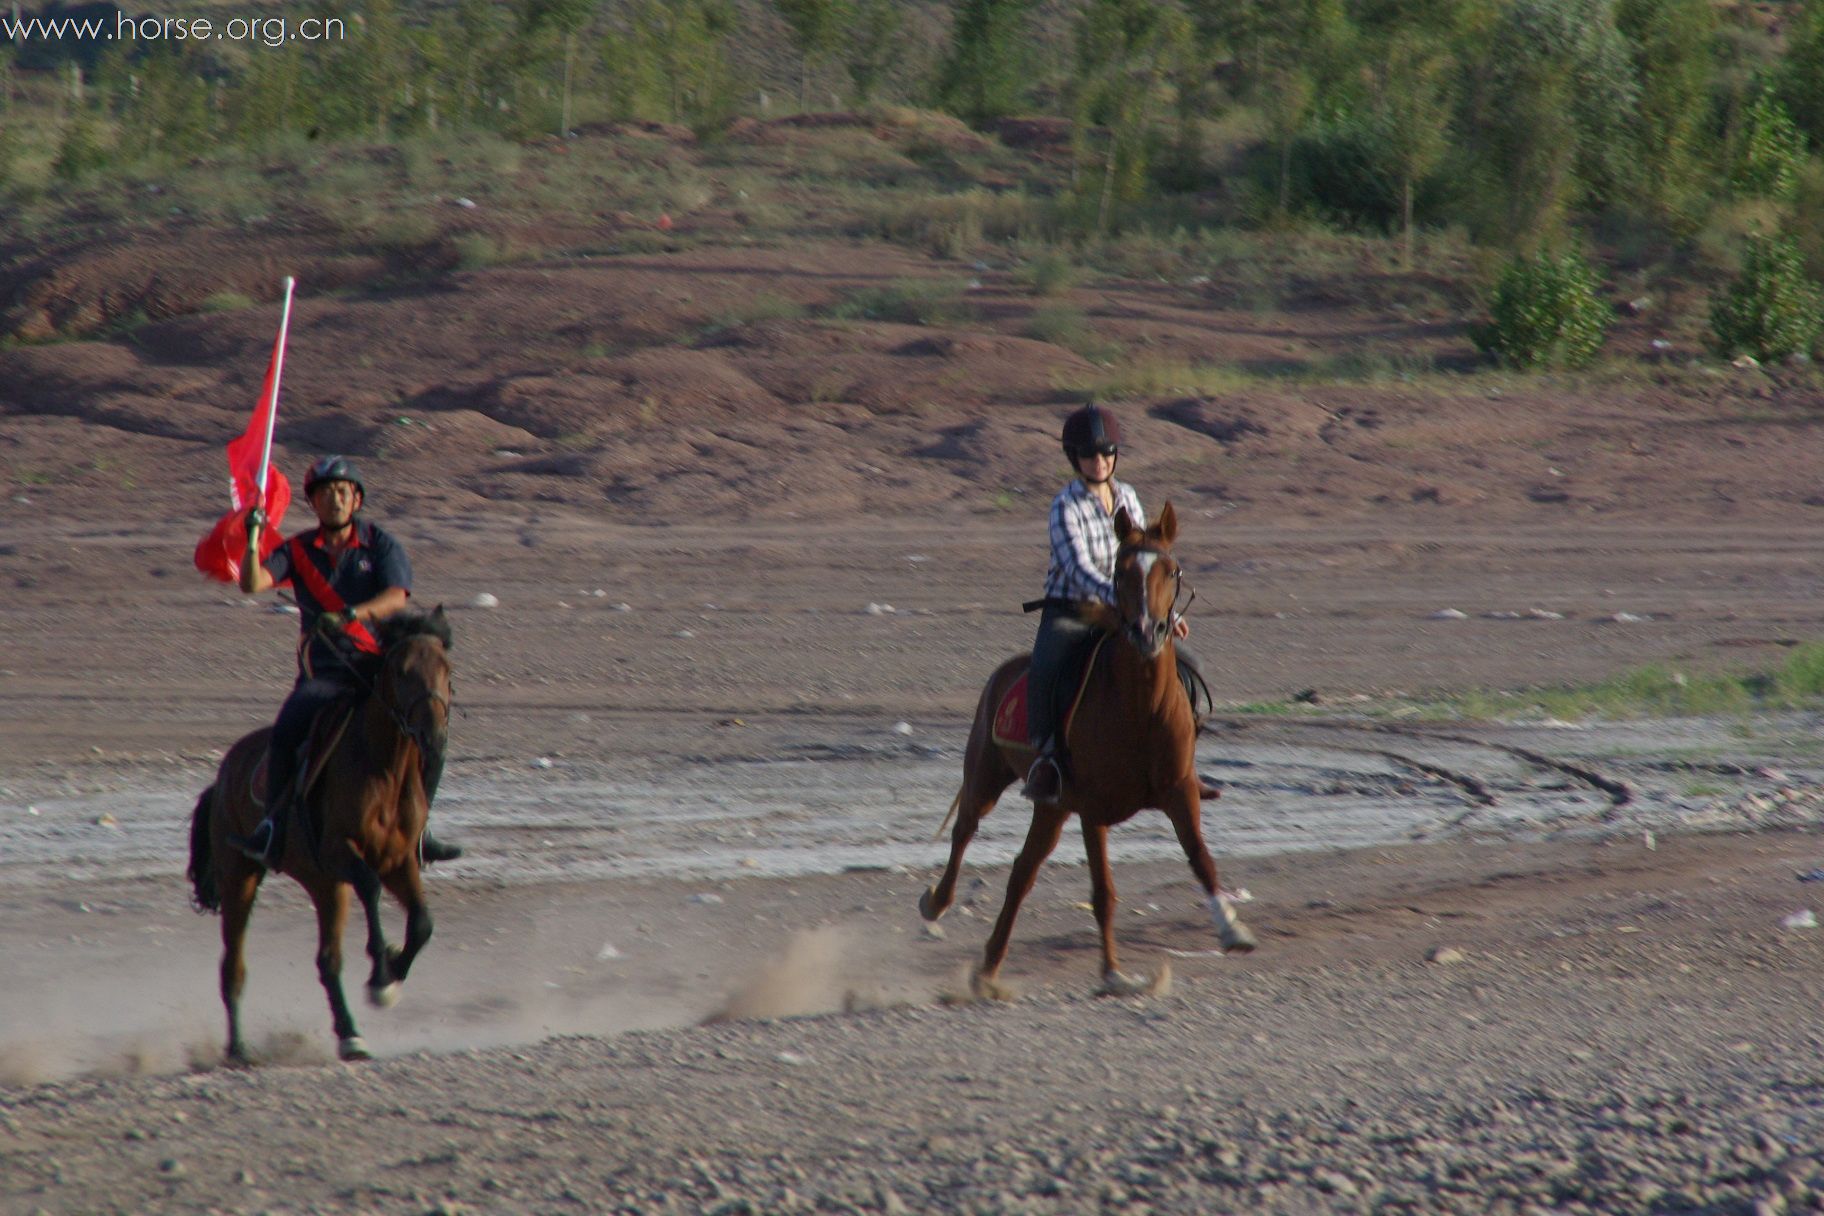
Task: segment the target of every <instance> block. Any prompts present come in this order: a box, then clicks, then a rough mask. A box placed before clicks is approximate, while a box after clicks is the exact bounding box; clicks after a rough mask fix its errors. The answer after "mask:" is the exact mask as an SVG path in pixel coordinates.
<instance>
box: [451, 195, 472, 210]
mask: <svg viewBox="0 0 1824 1216" xmlns="http://www.w3.org/2000/svg"><path fill="white" fill-rule="evenodd" d="M456 205H457V206H458V207H461V208H462V209H463V210H465V211H467V210H470V209H471V208H473V207H474V206H475V200H474V199H472V198H459V199H457V200H456Z"/></svg>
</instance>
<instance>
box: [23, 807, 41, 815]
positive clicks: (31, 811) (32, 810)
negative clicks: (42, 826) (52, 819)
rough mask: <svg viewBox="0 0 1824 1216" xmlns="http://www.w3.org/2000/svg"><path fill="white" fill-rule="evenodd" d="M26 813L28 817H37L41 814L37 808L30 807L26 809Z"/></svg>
mask: <svg viewBox="0 0 1824 1216" xmlns="http://www.w3.org/2000/svg"><path fill="white" fill-rule="evenodd" d="M25 813H26V814H28V815H37V814H40V813H41V812H40V811H39V810H38V808H37V807H35V806H28V807H26V808H25Z"/></svg>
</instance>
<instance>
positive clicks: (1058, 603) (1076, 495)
mask: <svg viewBox="0 0 1824 1216" xmlns="http://www.w3.org/2000/svg"><path fill="white" fill-rule="evenodd" d="M1062 439H1063V442H1064V456H1065V459H1067V460H1069V461H1070V467H1071V468H1072V469H1073V470H1074V471H1075V472H1076V478H1075V480H1073V481H1071V482H1070V484H1068V485H1066V486H1065V487H1064V488H1063V489H1062V490H1060V491H1058V496H1057V497H1056V498H1054V499H1052V500H1051V524H1050V534H1051V566H1050V568H1049V569H1048V570H1047V571H1046V572H1045V596H1044V598H1043V599H1042V600H1040V601H1039V603H1041V604H1042V605H1043V610H1042V611H1041V612H1040V614H1039V633H1038V637H1037V638H1035V639H1034V641H1033V643H1032V672H1031V674H1030V675H1029V676H1028V677H1027V679H1028V684H1027V697H1026V723H1027V733H1028V735H1029V736H1030V738H1031V741H1032V746H1033V748H1034V749H1035V750H1037V752H1038V756H1037V757H1036V758H1035V759H1034V760H1033V762H1032V767H1031V769H1030V770H1029V771H1028V772H1027V774H1026V785H1025V788H1023V789H1022V790H1021V791H1020V792H1021V793H1022V794H1024V795H1025V796H1026V797H1028V798H1030V799H1032V800H1033V802H1034V803H1036V804H1038V805H1041V806H1056V805H1057V802H1058V798H1059V796H1060V795H1061V794H1062V793H1063V789H1064V774H1065V772H1066V770H1067V769H1068V768H1069V758H1068V756H1067V754H1066V752H1065V748H1064V741H1063V739H1062V738H1060V737H1059V733H1058V718H1059V716H1060V714H1059V710H1060V707H1059V705H1058V699H1059V689H1058V683H1059V680H1060V678H1061V677H1062V674H1063V670H1064V667H1065V665H1066V663H1067V662H1068V661H1069V658H1070V656H1071V655H1072V654H1073V653H1074V652H1076V651H1078V650H1079V649H1080V647H1081V646H1082V644H1083V642H1084V640H1085V639H1086V638H1088V636H1089V634H1090V626H1089V625H1088V624H1086V623H1085V622H1084V620H1083V614H1082V611H1081V606H1082V605H1083V604H1084V603H1100V604H1112V603H1114V602H1115V583H1114V573H1115V569H1114V567H1115V550H1116V548H1117V546H1118V544H1119V540H1120V538H1119V537H1117V536H1116V535H1115V516H1116V515H1117V514H1119V513H1120V512H1121V511H1123V510H1125V511H1126V512H1127V518H1128V520H1129V522H1131V523H1132V524H1133V526H1134V527H1136V528H1144V527H1146V512H1145V511H1144V510H1142V509H1141V507H1140V496H1139V495H1137V494H1135V493H1134V488H1133V487H1132V486H1130V485H1128V484H1127V483H1126V482H1124V481H1116V480H1115V465H1116V464H1117V463H1118V462H1119V461H1120V459H1121V424H1120V423H1119V422H1117V421H1116V420H1115V416H1114V415H1113V414H1111V413H1109V412H1108V411H1107V410H1105V409H1103V408H1102V407H1101V406H1096V405H1086V406H1084V407H1083V408H1082V409H1080V410H1078V411H1077V412H1076V413H1074V414H1072V415H1071V416H1070V417H1069V418H1067V419H1065V420H1064V434H1063V436H1062ZM1172 628H1173V630H1174V634H1175V636H1176V637H1177V638H1178V639H1180V640H1182V639H1184V638H1187V637H1189V636H1190V632H1191V627H1190V625H1189V624H1187V623H1186V622H1185V620H1184V618H1183V617H1179V618H1177V620H1176V621H1175V622H1174V623H1173V626H1172ZM1181 657H1182V656H1181Z"/></svg>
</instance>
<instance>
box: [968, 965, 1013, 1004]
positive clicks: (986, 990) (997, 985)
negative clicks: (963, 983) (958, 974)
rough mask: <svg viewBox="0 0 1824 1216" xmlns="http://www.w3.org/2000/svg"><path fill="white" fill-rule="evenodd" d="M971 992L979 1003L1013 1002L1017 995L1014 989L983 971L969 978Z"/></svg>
mask: <svg viewBox="0 0 1824 1216" xmlns="http://www.w3.org/2000/svg"><path fill="white" fill-rule="evenodd" d="M969 990H970V991H971V992H973V993H975V999H976V1000H978V1001H1011V1000H1012V999H1013V998H1014V995H1015V993H1014V991H1013V989H1011V988H1009V987H1008V986H1007V985H1005V984H1003V983H1001V981H1000V980H999V979H997V978H995V977H994V976H992V975H989V974H987V973H986V972H982V971H977V972H976V973H975V974H974V975H972V976H970V977H969Z"/></svg>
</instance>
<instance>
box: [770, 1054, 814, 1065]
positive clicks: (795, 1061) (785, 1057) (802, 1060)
mask: <svg viewBox="0 0 1824 1216" xmlns="http://www.w3.org/2000/svg"><path fill="white" fill-rule="evenodd" d="M774 1059H776V1060H778V1061H779V1062H780V1063H781V1064H791V1065H793V1066H797V1065H799V1064H809V1063H810V1062H811V1057H809V1056H801V1055H799V1054H798V1053H797V1052H795V1051H782V1052H780V1053H779V1054H778V1055H777V1056H775V1057H774Z"/></svg>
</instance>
